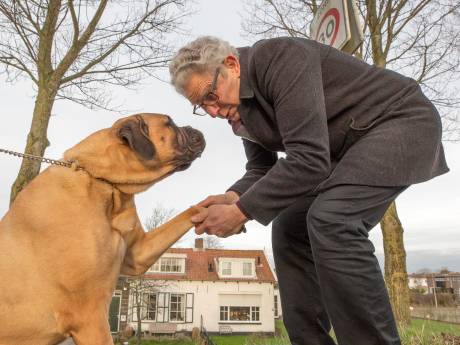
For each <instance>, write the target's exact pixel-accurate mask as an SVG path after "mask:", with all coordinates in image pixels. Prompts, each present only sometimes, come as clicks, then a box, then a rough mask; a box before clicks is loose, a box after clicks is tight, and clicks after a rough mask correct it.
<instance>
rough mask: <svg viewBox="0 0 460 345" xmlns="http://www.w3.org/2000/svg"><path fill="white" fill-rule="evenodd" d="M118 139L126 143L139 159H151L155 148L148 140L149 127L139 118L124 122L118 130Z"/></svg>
mask: <svg viewBox="0 0 460 345" xmlns="http://www.w3.org/2000/svg"><path fill="white" fill-rule="evenodd" d="M118 137H119V138H120V139H121V140H123V141H124V142H126V144H128V145H129V147H131V149H132V150H134V151H135V152H136V153H137V154H138V155H139V156H140V157H141V158H143V159H153V157H154V156H155V146H154V145H153V143H152V142H151V141H150V138H149V127H148V126H147V124H146V123H145V121H144V120H143V119H142V117H141V116H136V120H128V121H126V122H124V123H123V124H122V126H121V128H120V129H119V130H118Z"/></svg>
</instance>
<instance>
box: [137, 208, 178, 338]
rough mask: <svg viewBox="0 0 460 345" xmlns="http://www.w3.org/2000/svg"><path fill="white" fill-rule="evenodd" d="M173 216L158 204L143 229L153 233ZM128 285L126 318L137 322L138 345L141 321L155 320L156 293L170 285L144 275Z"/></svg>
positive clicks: (171, 211)
mask: <svg viewBox="0 0 460 345" xmlns="http://www.w3.org/2000/svg"><path fill="white" fill-rule="evenodd" d="M173 214H174V210H173V209H167V208H165V207H163V206H162V205H160V204H158V205H156V206H155V207H154V208H153V210H152V215H150V216H149V217H147V219H146V220H145V222H144V225H145V228H146V229H147V231H154V229H156V228H157V227H159V226H160V225H162V224H163V223H165V222H167V221H168V220H169V219H170V218H171V217H172V215H173ZM128 284H129V294H130V305H131V307H132V309H131V310H130V313H129V315H128V317H129V319H131V320H135V321H136V322H137V331H136V338H137V344H138V345H140V344H141V339H142V320H146V319H147V320H153V319H155V315H153V314H154V313H156V303H157V300H156V297H155V296H156V293H157V292H158V291H159V290H160V289H162V288H164V287H167V286H169V285H170V284H169V282H168V281H165V280H161V281H159V280H155V279H151V278H147V277H145V276H144V275H142V276H139V277H135V278H129V279H128ZM134 316H135V317H134Z"/></svg>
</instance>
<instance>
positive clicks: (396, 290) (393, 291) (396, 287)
mask: <svg viewBox="0 0 460 345" xmlns="http://www.w3.org/2000/svg"><path fill="white" fill-rule="evenodd" d="M380 226H381V228H382V233H383V248H384V252H385V282H386V285H387V289H388V293H389V295H390V302H391V306H392V308H393V313H394V315H395V318H396V321H397V322H398V323H399V324H400V325H408V324H410V321H411V319H410V310H409V284H408V280H407V270H406V251H405V249H404V240H403V233H404V230H403V227H402V225H401V222H400V221H399V218H398V213H397V212H396V204H395V202H392V203H391V205H390V207H389V208H388V210H387V211H386V212H385V215H384V216H383V218H382V220H381V221H380Z"/></svg>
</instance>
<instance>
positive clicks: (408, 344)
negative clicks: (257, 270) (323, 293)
mask: <svg viewBox="0 0 460 345" xmlns="http://www.w3.org/2000/svg"><path fill="white" fill-rule="evenodd" d="M276 327H277V329H278V332H279V333H280V334H281V337H264V336H260V335H257V334H253V335H248V336H246V335H222V336H212V337H211V339H212V341H213V343H214V344H215V345H290V343H289V340H288V339H287V337H286V333H285V332H286V331H285V328H284V325H283V323H282V321H277V322H276ZM400 333H401V338H402V344H403V345H445V344H449V345H451V344H455V345H457V344H460V338H459V340H457V339H456V340H455V342H454V341H453V340H451V338H445V339H444V340H442V337H441V334H442V333H444V334H448V335H451V336H456V337H460V325H453V324H448V323H443V322H438V321H429V320H419V319H413V320H412V324H411V325H410V326H409V327H407V328H404V329H401V330H400ZM457 341H458V342H457ZM131 344H135V341H134V339H132V340H131V341H130V345H131ZM142 345H194V343H193V342H192V341H191V340H185V339H182V340H171V339H168V340H161V341H159V340H144V341H143V342H142Z"/></svg>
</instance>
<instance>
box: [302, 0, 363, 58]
mask: <svg viewBox="0 0 460 345" xmlns="http://www.w3.org/2000/svg"><path fill="white" fill-rule="evenodd" d="M310 36H311V38H312V39H314V40H316V41H318V42H321V43H323V44H327V45H330V46H332V47H334V48H336V49H339V50H342V51H344V52H347V53H350V54H353V53H354V52H355V51H356V49H358V47H359V46H360V45H361V43H362V42H363V39H364V38H363V30H362V27H361V23H360V20H359V13H358V8H357V7H356V4H355V2H354V0H324V1H323V2H322V3H321V6H320V7H319V8H318V11H317V12H316V15H315V17H314V18H313V21H312V22H311V25H310Z"/></svg>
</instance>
